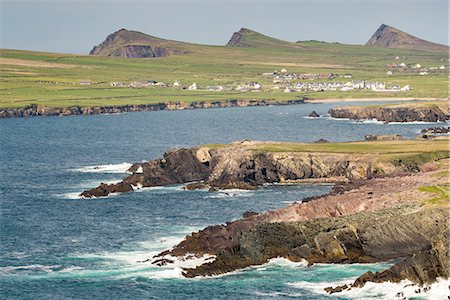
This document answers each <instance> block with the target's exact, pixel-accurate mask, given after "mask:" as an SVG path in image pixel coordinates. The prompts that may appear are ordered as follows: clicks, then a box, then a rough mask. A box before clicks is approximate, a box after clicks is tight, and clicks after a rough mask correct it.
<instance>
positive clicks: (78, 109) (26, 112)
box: [0, 99, 303, 119]
mask: <svg viewBox="0 0 450 300" xmlns="http://www.w3.org/2000/svg"><path fill="white" fill-rule="evenodd" d="M301 103H303V100H302V99H299V100H288V101H278V100H223V101H193V102H190V103H186V102H172V101H168V102H160V103H155V104H125V105H108V106H70V107H50V106H43V105H36V104H33V105H29V106H26V107H20V108H14V107H11V108H9V107H6V108H0V119H1V118H20V117H34V116H70V115H97V114H115V113H126V112H139V111H159V110H183V109H201V108H224V107H243V106H267V105H293V104H301Z"/></svg>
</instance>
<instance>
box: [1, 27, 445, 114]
mask: <svg viewBox="0 0 450 300" xmlns="http://www.w3.org/2000/svg"><path fill="white" fill-rule="evenodd" d="M133 34H136V35H138V37H139V38H141V37H142V36H140V35H139V34H140V33H133ZM152 38H153V37H152ZM154 39H155V40H157V41H158V45H160V46H168V45H170V46H175V47H177V48H182V49H184V50H187V51H188V52H189V53H188V54H184V55H170V56H166V57H158V58H136V59H131V58H120V57H107V56H89V55H71V54H60V53H42V52H33V51H19V50H8V49H0V71H1V72H0V74H1V75H0V107H23V106H27V105H30V104H42V105H48V106H58V107H62V106H73V105H81V106H92V105H118V104H138V103H154V102H165V101H217V100H229V99H277V100H292V99H299V98H304V97H308V98H315V99H323V98H372V97H374V98H382V97H401V98H409V97H418V98H443V97H448V94H447V93H448V84H449V79H448V73H447V72H448V66H447V69H446V70H445V71H436V72H430V74H429V75H428V76H420V75H418V74H417V73H409V72H405V73H400V72H399V73H395V74H394V75H392V76H388V75H386V72H387V70H388V68H387V65H388V64H391V63H393V62H394V61H395V62H396V63H398V62H403V63H405V64H407V65H415V64H421V65H422V66H424V67H428V68H430V67H438V66H441V65H446V64H448V61H443V59H444V58H445V59H447V58H448V55H447V54H446V53H441V52H425V51H413V50H401V49H385V48H374V47H367V46H355V45H343V44H336V43H333V44H331V43H323V42H315V41H309V42H299V43H290V42H284V41H281V42H277V41H278V40H277V39H274V38H270V37H266V36H264V35H261V34H258V33H255V32H253V31H251V33H250V34H247V35H245V37H244V38H243V41H244V42H245V44H246V46H245V47H230V46H206V45H195V44H188V43H182V42H175V41H167V40H164V39H159V38H154ZM395 57H398V58H399V59H397V60H395ZM283 68H285V69H287V70H288V71H289V72H295V73H302V74H303V73H318V74H321V73H335V74H345V73H351V74H352V75H353V78H351V79H347V78H339V77H336V78H334V79H333V81H348V80H363V79H364V80H369V81H381V82H386V83H388V84H389V83H391V84H398V85H401V86H404V85H410V87H411V90H409V91H407V92H372V91H368V90H364V91H348V92H342V91H324V92H311V91H307V92H293V93H283V92H282V91H281V90H272V89H270V87H271V86H273V82H272V77H270V76H269V77H268V76H263V75H262V74H263V73H267V72H273V71H274V70H281V69H283ZM148 80H155V81H158V82H165V83H168V84H170V86H169V87H157V86H151V87H144V88H130V87H113V86H111V82H123V83H126V84H129V83H130V82H133V81H148ZM176 80H179V81H181V85H182V86H183V87H187V86H189V85H190V84H192V83H193V82H195V83H197V84H198V85H199V86H202V87H206V86H216V85H222V86H224V87H236V86H237V85H243V84H246V83H249V82H258V83H260V84H262V85H263V87H267V88H264V89H263V91H261V92H241V91H236V90H226V89H225V90H224V91H220V92H217V91H207V90H196V91H188V90H187V89H182V88H181V87H180V88H173V87H172V83H173V82H174V81H176ZM81 81H87V82H89V83H91V82H92V84H89V85H81V84H80V82H81ZM299 81H308V80H296V81H293V83H296V82H299ZM316 81H317V80H316ZM320 81H328V79H326V80H320Z"/></svg>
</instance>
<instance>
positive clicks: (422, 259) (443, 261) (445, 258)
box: [326, 231, 450, 293]
mask: <svg viewBox="0 0 450 300" xmlns="http://www.w3.org/2000/svg"><path fill="white" fill-rule="evenodd" d="M448 240H449V232H448V231H444V232H441V233H440V234H438V235H436V236H435V237H433V240H432V241H431V243H430V244H429V245H427V246H426V247H425V248H424V249H422V250H420V251H418V252H417V253H415V254H414V255H413V256H409V257H407V258H405V259H403V260H401V261H400V262H398V263H396V264H395V265H393V266H392V267H390V268H389V269H387V270H384V271H381V272H376V273H372V272H367V273H364V274H363V275H361V276H360V277H358V278H357V279H356V280H355V282H354V283H353V284H351V285H349V286H347V285H344V286H338V287H335V288H332V287H330V288H327V289H326V290H327V291H328V292H329V293H335V292H341V291H343V290H346V289H349V288H353V287H363V286H364V285H365V284H366V283H367V282H375V283H381V282H387V281H389V282H400V281H402V280H404V279H408V280H409V281H411V282H413V283H415V284H418V285H420V286H422V285H424V284H431V283H433V282H435V281H436V280H437V279H438V278H448V277H449V276H450V274H449V270H450V265H449V257H450V253H449V247H448Z"/></svg>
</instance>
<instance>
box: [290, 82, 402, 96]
mask: <svg viewBox="0 0 450 300" xmlns="http://www.w3.org/2000/svg"><path fill="white" fill-rule="evenodd" d="M353 90H371V91H374V92H397V91H399V92H400V91H402V92H403V91H409V90H410V87H409V85H405V86H404V87H400V86H399V85H397V84H391V85H389V86H386V83H384V82H378V81H376V82H370V81H366V80H353V81H348V82H334V81H330V82H299V83H297V84H296V85H295V86H294V89H293V90H292V89H290V88H287V89H284V92H286V93H288V92H292V91H297V92H299V91H301V92H304V91H313V92H320V91H342V92H346V91H353Z"/></svg>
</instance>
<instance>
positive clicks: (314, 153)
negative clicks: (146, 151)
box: [80, 141, 447, 198]
mask: <svg viewBox="0 0 450 300" xmlns="http://www.w3.org/2000/svg"><path fill="white" fill-rule="evenodd" d="M394 142H397V143H399V142H400V141H394ZM405 142H406V143H408V141H405ZM368 143H369V144H370V143H371V142H361V143H354V144H346V143H342V144H332V143H315V144H300V143H274V142H253V141H242V142H235V143H232V144H229V145H206V146H201V147H193V148H180V149H172V150H170V151H168V152H166V153H165V154H164V156H163V158H160V159H156V160H151V161H148V162H144V163H135V164H133V166H132V167H131V168H130V169H129V172H131V173H132V174H131V175H130V176H128V177H126V178H124V179H123V180H122V181H121V182H119V183H117V184H101V185H99V186H98V187H96V188H93V189H90V190H86V191H84V192H83V193H81V195H80V196H82V197H86V198H91V197H103V196H107V195H109V194H111V193H118V192H131V191H133V190H135V189H140V188H144V187H154V186H163V185H171V184H180V183H185V184H188V185H187V186H186V189H197V188H203V189H209V190H211V191H214V190H217V189H236V188H237V189H256V188H258V186H261V185H263V184H267V183H290V182H301V181H303V182H304V181H307V182H314V181H315V182H347V181H350V180H360V179H368V178H372V177H377V176H386V175H395V174H403V173H406V172H410V171H415V170H419V166H418V165H417V162H415V159H418V160H422V159H423V157H422V156H423V155H425V156H426V157H428V154H423V153H422V154H420V153H419V154H417V153H412V154H411V156H408V157H405V159H398V158H395V157H394V158H393V157H385V159H382V155H380V154H379V153H377V152H376V148H377V144H376V143H377V142H374V143H373V146H374V148H373V149H374V151H375V152H372V151H367V150H363V151H361V152H362V153H361V152H356V153H352V152H353V151H358V149H359V148H358V147H363V148H362V149H367V148H366V147H367V144H368ZM384 143H386V142H384ZM416 143H418V142H416ZM422 143H426V142H422ZM429 143H435V144H433V145H438V143H439V147H440V148H439V149H440V151H438V152H436V153H437V154H436V155H438V156H442V157H445V156H446V155H447V152H446V151H445V150H444V151H442V149H441V148H442V147H444V148H445V146H446V145H445V141H440V142H429ZM391 145H392V146H393V147H398V145H397V144H391ZM400 145H401V144H400ZM420 145H422V144H420ZM349 146H350V148H352V147H353V148H354V150H353V151H350V152H348V149H347V147H349ZM378 146H380V145H378ZM423 146H425V144H423ZM336 147H337V148H336ZM335 148H336V149H335ZM369 148H370V145H369ZM346 151H347V152H346ZM395 151H397V150H395ZM419 152H421V151H419ZM433 155H435V154H433ZM433 155H431V156H429V157H428V159H432V158H433V157H434V156H433Z"/></svg>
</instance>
